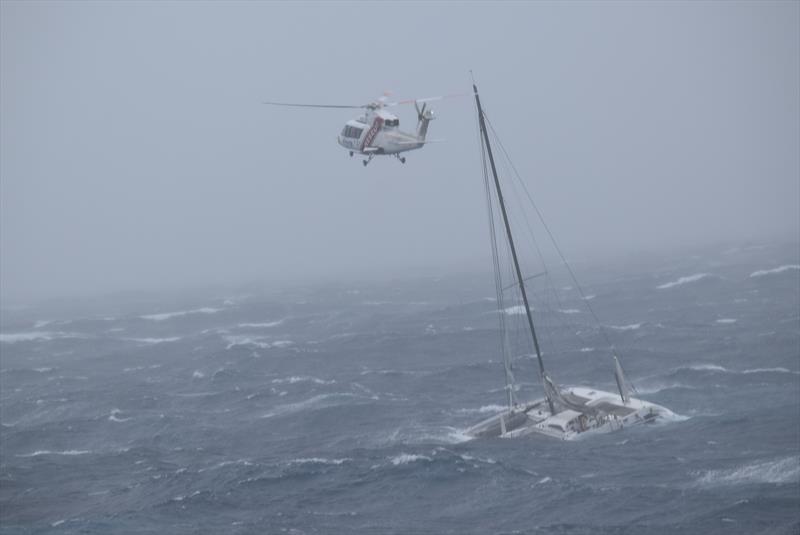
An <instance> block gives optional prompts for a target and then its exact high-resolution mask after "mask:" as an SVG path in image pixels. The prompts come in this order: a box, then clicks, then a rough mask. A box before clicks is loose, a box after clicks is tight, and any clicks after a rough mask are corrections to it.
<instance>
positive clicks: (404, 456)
mask: <svg viewBox="0 0 800 535" xmlns="http://www.w3.org/2000/svg"><path fill="white" fill-rule="evenodd" d="M432 460H433V459H431V458H430V457H428V456H427V455H416V454H412V453H401V454H400V455H396V456H394V457H392V458H391V459H390V462H391V463H392V464H393V465H395V466H399V465H401V464H408V463H413V462H416V461H428V462H430V461H432Z"/></svg>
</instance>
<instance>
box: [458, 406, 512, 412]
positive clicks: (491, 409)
mask: <svg viewBox="0 0 800 535" xmlns="http://www.w3.org/2000/svg"><path fill="white" fill-rule="evenodd" d="M507 408H508V407H505V406H503V405H483V406H482V407H479V408H477V409H458V412H459V413H461V414H486V413H491V414H497V413H500V412H503V411H505V410H506V409H507Z"/></svg>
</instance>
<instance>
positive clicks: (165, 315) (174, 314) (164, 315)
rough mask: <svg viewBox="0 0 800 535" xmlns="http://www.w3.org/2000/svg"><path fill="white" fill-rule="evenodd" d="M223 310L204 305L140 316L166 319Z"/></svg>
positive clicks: (155, 319)
mask: <svg viewBox="0 0 800 535" xmlns="http://www.w3.org/2000/svg"><path fill="white" fill-rule="evenodd" d="M221 310H222V309H221V308H211V307H202V308H194V309H192V310H179V311H177V312H163V313H161V314H145V315H143V316H139V317H140V318H142V319H146V320H151V321H164V320H168V319H170V318H177V317H179V316H187V315H189V314H216V313H217V312H220V311H221Z"/></svg>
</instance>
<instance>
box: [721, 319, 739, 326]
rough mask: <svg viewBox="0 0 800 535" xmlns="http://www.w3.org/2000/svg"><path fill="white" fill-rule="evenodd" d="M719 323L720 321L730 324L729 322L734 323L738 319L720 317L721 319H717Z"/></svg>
mask: <svg viewBox="0 0 800 535" xmlns="http://www.w3.org/2000/svg"><path fill="white" fill-rule="evenodd" d="M717 323H720V324H723V325H729V324H732V323H736V320H735V319H733V318H720V319H718V320H717Z"/></svg>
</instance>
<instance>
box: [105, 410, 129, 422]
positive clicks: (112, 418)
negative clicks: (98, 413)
mask: <svg viewBox="0 0 800 535" xmlns="http://www.w3.org/2000/svg"><path fill="white" fill-rule="evenodd" d="M121 412H122V411H121V410H119V409H112V410H111V415H110V416H109V417H108V420H109V421H111V422H127V421H128V420H130V418H117V414H119V413H121Z"/></svg>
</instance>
